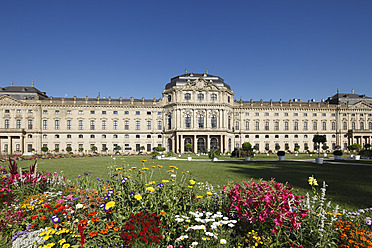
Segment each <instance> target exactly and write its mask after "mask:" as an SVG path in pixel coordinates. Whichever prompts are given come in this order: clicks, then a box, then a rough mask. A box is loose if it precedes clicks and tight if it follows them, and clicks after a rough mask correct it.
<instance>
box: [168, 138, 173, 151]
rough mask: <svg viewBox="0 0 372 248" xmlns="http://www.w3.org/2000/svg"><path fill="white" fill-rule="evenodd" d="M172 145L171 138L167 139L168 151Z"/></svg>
mask: <svg viewBox="0 0 372 248" xmlns="http://www.w3.org/2000/svg"><path fill="white" fill-rule="evenodd" d="M172 147H173V146H172V139H168V152H171V151H172V150H173V148H172Z"/></svg>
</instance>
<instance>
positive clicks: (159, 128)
mask: <svg viewBox="0 0 372 248" xmlns="http://www.w3.org/2000/svg"><path fill="white" fill-rule="evenodd" d="M162 128H163V127H162V124H161V121H158V130H161V129H162Z"/></svg>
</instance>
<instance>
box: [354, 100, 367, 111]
mask: <svg viewBox="0 0 372 248" xmlns="http://www.w3.org/2000/svg"><path fill="white" fill-rule="evenodd" d="M350 108H351V109H366V110H372V103H368V102H365V101H363V100H362V101H359V102H357V103H354V104H353V105H352V106H351V107H350Z"/></svg>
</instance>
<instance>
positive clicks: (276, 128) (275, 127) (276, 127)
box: [274, 121, 279, 131]
mask: <svg viewBox="0 0 372 248" xmlns="http://www.w3.org/2000/svg"><path fill="white" fill-rule="evenodd" d="M274 129H275V131H278V130H279V122H278V121H276V122H275V125H274Z"/></svg>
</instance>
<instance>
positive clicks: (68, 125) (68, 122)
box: [67, 120, 71, 130]
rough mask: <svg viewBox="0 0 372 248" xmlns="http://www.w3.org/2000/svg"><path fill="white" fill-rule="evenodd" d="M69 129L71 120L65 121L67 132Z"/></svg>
mask: <svg viewBox="0 0 372 248" xmlns="http://www.w3.org/2000/svg"><path fill="white" fill-rule="evenodd" d="M70 129H71V120H67V130H70Z"/></svg>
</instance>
